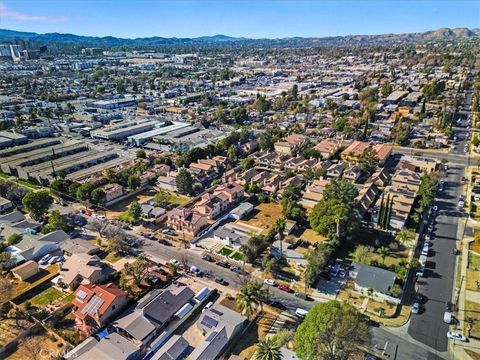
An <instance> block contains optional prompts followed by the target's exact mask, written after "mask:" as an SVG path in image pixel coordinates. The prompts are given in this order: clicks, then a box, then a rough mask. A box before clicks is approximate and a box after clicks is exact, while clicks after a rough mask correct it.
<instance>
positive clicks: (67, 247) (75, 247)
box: [60, 239, 100, 256]
mask: <svg viewBox="0 0 480 360" xmlns="http://www.w3.org/2000/svg"><path fill="white" fill-rule="evenodd" d="M60 248H61V250H62V252H63V253H64V254H65V255H68V256H71V255H73V254H81V253H86V254H89V255H94V254H96V253H98V252H100V247H99V246H97V245H95V244H92V243H90V242H88V241H86V240H83V239H67V240H65V241H64V242H63V243H62V244H61V245H60Z"/></svg>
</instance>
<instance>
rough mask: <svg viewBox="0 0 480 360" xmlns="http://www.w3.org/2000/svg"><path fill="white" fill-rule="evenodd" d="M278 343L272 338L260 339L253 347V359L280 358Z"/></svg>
mask: <svg viewBox="0 0 480 360" xmlns="http://www.w3.org/2000/svg"><path fill="white" fill-rule="evenodd" d="M280 347H281V346H280V344H279V343H278V342H277V341H275V340H274V339H272V338H265V339H262V340H260V341H259V342H258V343H257V345H256V348H255V354H254V359H255V360H281V359H283V356H282V353H281V352H280Z"/></svg>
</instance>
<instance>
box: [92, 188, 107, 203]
mask: <svg viewBox="0 0 480 360" xmlns="http://www.w3.org/2000/svg"><path fill="white" fill-rule="evenodd" d="M91 197H92V202H93V203H94V204H97V205H101V204H103V203H104V201H105V198H106V194H105V191H103V190H102V189H101V188H96V189H94V190H93V191H92V193H91Z"/></svg>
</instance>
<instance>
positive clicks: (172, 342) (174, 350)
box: [150, 335, 190, 360]
mask: <svg viewBox="0 0 480 360" xmlns="http://www.w3.org/2000/svg"><path fill="white" fill-rule="evenodd" d="M189 350H190V344H189V343H188V341H187V340H185V338H184V337H183V336H181V335H173V336H172V337H171V338H170V339H168V341H167V342H166V343H165V344H164V345H163V346H162V347H161V348H160V349H158V350H157V352H156V353H155V354H154V355H153V356H152V357H151V358H150V360H182V359H184V358H185V356H186V354H187V353H188V351H189Z"/></svg>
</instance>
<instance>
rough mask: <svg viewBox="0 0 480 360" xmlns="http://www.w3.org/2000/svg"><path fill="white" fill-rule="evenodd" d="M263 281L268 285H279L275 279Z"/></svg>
mask: <svg viewBox="0 0 480 360" xmlns="http://www.w3.org/2000/svg"><path fill="white" fill-rule="evenodd" d="M263 283H264V284H265V285H268V286H277V283H276V282H275V280H273V279H265V280H264V281H263Z"/></svg>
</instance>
